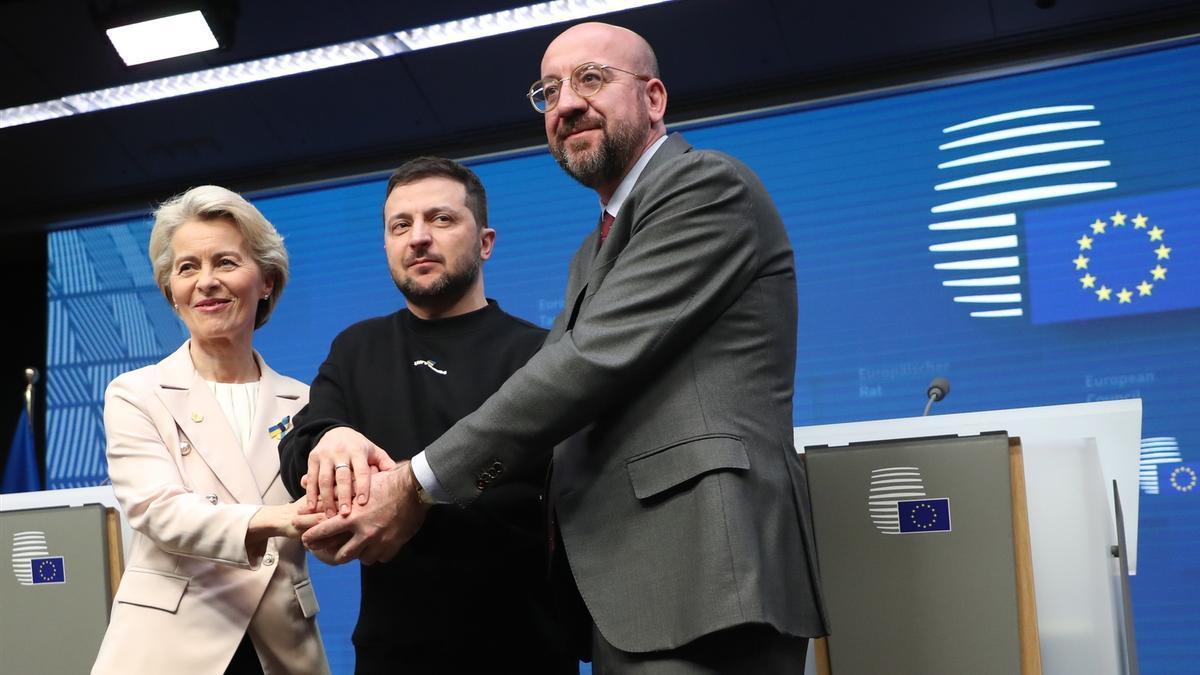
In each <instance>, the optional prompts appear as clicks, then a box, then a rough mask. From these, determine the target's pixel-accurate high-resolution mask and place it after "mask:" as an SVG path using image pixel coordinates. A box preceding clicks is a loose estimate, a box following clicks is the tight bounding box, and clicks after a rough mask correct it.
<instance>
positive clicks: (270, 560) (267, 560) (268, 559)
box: [263, 553, 275, 567]
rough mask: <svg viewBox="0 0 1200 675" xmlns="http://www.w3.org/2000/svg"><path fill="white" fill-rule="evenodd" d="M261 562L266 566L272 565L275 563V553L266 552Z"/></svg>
mask: <svg viewBox="0 0 1200 675" xmlns="http://www.w3.org/2000/svg"><path fill="white" fill-rule="evenodd" d="M263 564H264V565H267V566H268V567H269V566H271V565H274V564H275V554H274V553H268V554H266V555H264V556H263Z"/></svg>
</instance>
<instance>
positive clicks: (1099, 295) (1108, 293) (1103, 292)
mask: <svg viewBox="0 0 1200 675" xmlns="http://www.w3.org/2000/svg"><path fill="white" fill-rule="evenodd" d="M1096 299H1097V300H1112V289H1111V288H1109V287H1108V286H1100V290H1098V291H1096Z"/></svg>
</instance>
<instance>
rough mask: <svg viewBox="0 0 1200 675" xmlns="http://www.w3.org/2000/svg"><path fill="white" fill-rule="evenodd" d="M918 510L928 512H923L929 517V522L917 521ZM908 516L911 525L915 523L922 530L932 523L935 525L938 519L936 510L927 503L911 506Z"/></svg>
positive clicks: (929, 526)
mask: <svg viewBox="0 0 1200 675" xmlns="http://www.w3.org/2000/svg"><path fill="white" fill-rule="evenodd" d="M919 512H928V513H925V514H924V515H927V516H928V517H929V522H927V523H922V522H920V521H918V520H917V514H918V513H919ZM908 517H909V518H910V519H911V520H912V523H913V525H916V526H917V527H919V528H921V529H922V530H928V529H929V528H931V527H933V526H934V525H937V521H938V517H937V511H936V510H935V509H934V508H933V507H932V506H930V505H929V504H917V505H916V506H914V507H913V510H912V511H911V512H909V514H908Z"/></svg>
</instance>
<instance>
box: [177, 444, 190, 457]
mask: <svg viewBox="0 0 1200 675" xmlns="http://www.w3.org/2000/svg"><path fill="white" fill-rule="evenodd" d="M191 452H192V444H191V443H188V442H186V441H185V442H183V443H182V444H180V446H179V454H181V455H187V454H190V453H191Z"/></svg>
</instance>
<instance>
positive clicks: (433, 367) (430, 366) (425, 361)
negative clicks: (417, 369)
mask: <svg viewBox="0 0 1200 675" xmlns="http://www.w3.org/2000/svg"><path fill="white" fill-rule="evenodd" d="M413 365H414V366H425V367H426V368H428V369H430V370H432V371H433V372H435V373H437V374H438V375H445V374H446V371H444V370H438V368H437V362H436V361H431V360H429V359H421V360H420V361H413Z"/></svg>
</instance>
